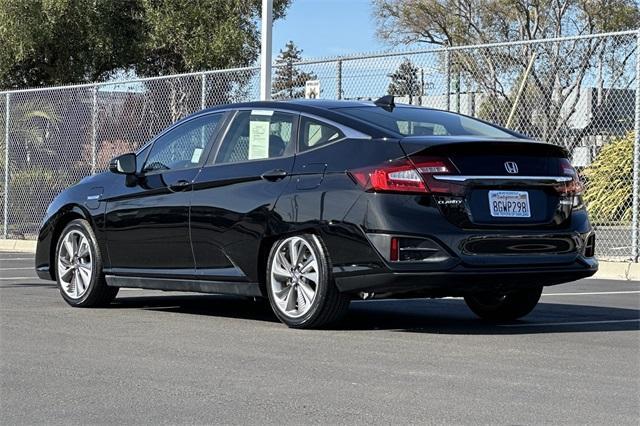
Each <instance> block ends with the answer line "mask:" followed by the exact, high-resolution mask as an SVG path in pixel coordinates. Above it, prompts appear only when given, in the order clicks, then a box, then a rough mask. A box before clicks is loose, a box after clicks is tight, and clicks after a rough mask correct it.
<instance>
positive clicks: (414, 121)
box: [336, 106, 513, 138]
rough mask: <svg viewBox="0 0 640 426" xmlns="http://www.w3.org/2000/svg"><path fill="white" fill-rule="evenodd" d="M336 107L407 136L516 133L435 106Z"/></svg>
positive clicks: (344, 112)
mask: <svg viewBox="0 0 640 426" xmlns="http://www.w3.org/2000/svg"><path fill="white" fill-rule="evenodd" d="M336 110H337V111H339V112H341V113H343V114H345V115H349V116H352V117H355V118H359V119H361V120H364V121H367V122H370V123H371V124H375V125H378V126H381V127H383V128H385V129H388V130H391V131H393V132H397V133H400V134H401V135H404V136H486V137H492V138H512V137H513V135H512V134H510V133H507V132H505V131H504V130H501V129H499V128H497V127H494V126H492V125H490V124H486V123H483V122H482V121H478V120H474V119H473V118H469V117H464V116H461V115H458V114H453V113H450V112H446V111H438V110H433V109H426V108H410V107H400V108H394V109H393V111H387V110H385V109H383V108H380V107H374V106H371V107H357V108H353V107H351V108H337V109H336Z"/></svg>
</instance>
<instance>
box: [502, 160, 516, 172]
mask: <svg viewBox="0 0 640 426" xmlns="http://www.w3.org/2000/svg"><path fill="white" fill-rule="evenodd" d="M504 168H505V170H506V171H507V173H510V174H512V175H514V174H516V173H518V164H516V162H515V161H505V163H504Z"/></svg>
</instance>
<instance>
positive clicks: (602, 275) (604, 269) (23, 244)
mask: <svg viewBox="0 0 640 426" xmlns="http://www.w3.org/2000/svg"><path fill="white" fill-rule="evenodd" d="M3 251H15V252H21V253H35V252H36V241H33V240H3V239H0V252H3ZM599 263H600V267H599V269H598V272H597V273H596V274H595V275H594V276H593V277H592V278H598V279H607V280H628V281H640V263H631V262H608V261H605V260H601V261H600V262H599Z"/></svg>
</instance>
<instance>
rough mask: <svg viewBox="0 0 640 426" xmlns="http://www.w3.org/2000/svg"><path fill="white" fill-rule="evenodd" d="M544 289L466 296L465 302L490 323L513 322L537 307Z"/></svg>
mask: <svg viewBox="0 0 640 426" xmlns="http://www.w3.org/2000/svg"><path fill="white" fill-rule="evenodd" d="M541 294H542V287H536V288H529V289H522V290H517V291H515V292H510V293H481V294H474V295H470V296H466V297H465V298H464V301H465V302H466V303H467V306H468V307H469V309H471V310H472V311H473V313H474V314H476V315H477V316H479V317H480V318H482V319H486V320H490V321H513V320H516V319H518V318H522V317H524V316H525V315H527V314H528V313H530V312H531V311H533V309H534V308H535V307H536V305H537V304H538V301H539V300H540V295H541Z"/></svg>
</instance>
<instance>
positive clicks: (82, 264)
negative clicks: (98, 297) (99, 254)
mask: <svg viewBox="0 0 640 426" xmlns="http://www.w3.org/2000/svg"><path fill="white" fill-rule="evenodd" d="M92 272H93V257H92V254H91V248H90V247H89V240H88V239H87V237H86V236H85V235H84V234H83V233H82V232H80V231H75V230H72V231H69V232H68V233H67V234H66V235H65V236H64V239H63V241H62V244H61V246H60V250H59V252H58V277H59V279H60V287H61V288H62V291H64V293H65V294H66V295H67V296H68V297H70V298H72V299H80V298H81V297H82V296H83V295H84V294H85V293H86V292H87V290H88V289H89V284H90V283H91V276H92Z"/></svg>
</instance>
